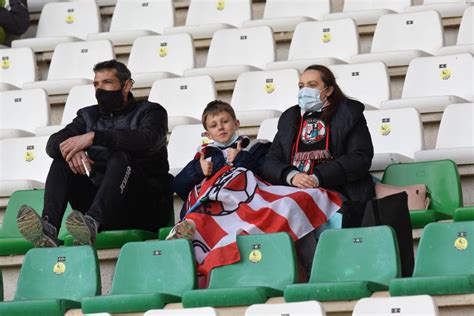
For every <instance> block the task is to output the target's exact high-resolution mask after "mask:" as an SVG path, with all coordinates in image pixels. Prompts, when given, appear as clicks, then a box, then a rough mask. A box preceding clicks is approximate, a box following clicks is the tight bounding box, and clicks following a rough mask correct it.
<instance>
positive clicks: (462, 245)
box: [454, 237, 469, 251]
mask: <svg viewBox="0 0 474 316" xmlns="http://www.w3.org/2000/svg"><path fill="white" fill-rule="evenodd" d="M468 246H469V242H468V241H467V239H466V238H464V237H458V238H456V240H455V241H454V248H456V249H457V250H461V251H462V250H466V249H467V247H468Z"/></svg>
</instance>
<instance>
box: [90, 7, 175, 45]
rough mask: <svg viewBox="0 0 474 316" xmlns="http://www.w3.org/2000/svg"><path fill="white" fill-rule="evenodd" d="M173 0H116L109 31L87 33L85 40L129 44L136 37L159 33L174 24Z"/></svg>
mask: <svg viewBox="0 0 474 316" xmlns="http://www.w3.org/2000/svg"><path fill="white" fill-rule="evenodd" d="M174 12H175V11H174V5H173V0H147V1H136V0H118V1H117V4H116V6H115V10H114V14H113V15H112V21H111V23H110V32H103V33H95V34H89V35H88V36H87V40H99V39H108V40H110V41H111V42H112V44H114V45H115V46H120V45H130V44H132V43H133V41H134V40H135V39H136V38H139V37H141V36H147V35H154V34H161V33H163V30H164V29H165V28H166V27H171V26H174V23H175V13H174Z"/></svg>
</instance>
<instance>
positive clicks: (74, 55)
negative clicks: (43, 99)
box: [48, 40, 115, 80]
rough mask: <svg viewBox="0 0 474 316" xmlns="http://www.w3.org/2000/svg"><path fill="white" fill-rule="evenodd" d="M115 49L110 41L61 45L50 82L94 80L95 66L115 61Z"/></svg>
mask: <svg viewBox="0 0 474 316" xmlns="http://www.w3.org/2000/svg"><path fill="white" fill-rule="evenodd" d="M114 58H115V54H114V49H113V46H112V43H111V42H110V41H108V40H100V41H88V42H74V43H61V44H59V45H58V46H56V48H55V49H54V53H53V57H52V58H51V64H50V66H49V72H48V80H57V79H75V78H84V79H91V80H92V79H94V72H93V71H92V69H93V68H94V65H95V64H97V63H99V62H102V61H104V60H110V59H114Z"/></svg>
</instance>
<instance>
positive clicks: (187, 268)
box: [111, 239, 197, 296]
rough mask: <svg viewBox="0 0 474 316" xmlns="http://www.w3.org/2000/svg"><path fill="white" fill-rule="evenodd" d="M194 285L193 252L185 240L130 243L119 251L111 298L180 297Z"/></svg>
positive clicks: (195, 282)
mask: <svg viewBox="0 0 474 316" xmlns="http://www.w3.org/2000/svg"><path fill="white" fill-rule="evenodd" d="M196 284H197V281H196V268H195V264H194V256H193V250H192V247H191V244H190V243H189V241H188V240H186V239H177V240H170V241H152V242H130V243H127V244H125V245H124V246H123V247H122V250H121V251H120V255H119V258H118V261H117V265H116V267H115V274H114V279H113V282H112V290H111V294H143V293H166V294H172V295H176V296H181V295H182V294H183V292H184V291H187V290H192V289H194V288H195V287H196Z"/></svg>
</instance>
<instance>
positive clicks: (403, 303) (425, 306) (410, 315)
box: [352, 295, 439, 316]
mask: <svg viewBox="0 0 474 316" xmlns="http://www.w3.org/2000/svg"><path fill="white" fill-rule="evenodd" d="M367 315H373V316H393V315H400V316H415V315H419V316H438V315H439V313H438V307H437V306H436V303H435V301H434V300H433V298H432V297H431V296H429V295H415V296H398V297H374V298H371V297H367V298H363V299H360V300H359V301H357V304H356V305H355V306H354V311H353V312H352V316H367Z"/></svg>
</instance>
